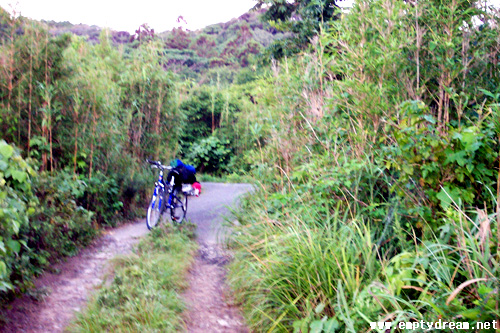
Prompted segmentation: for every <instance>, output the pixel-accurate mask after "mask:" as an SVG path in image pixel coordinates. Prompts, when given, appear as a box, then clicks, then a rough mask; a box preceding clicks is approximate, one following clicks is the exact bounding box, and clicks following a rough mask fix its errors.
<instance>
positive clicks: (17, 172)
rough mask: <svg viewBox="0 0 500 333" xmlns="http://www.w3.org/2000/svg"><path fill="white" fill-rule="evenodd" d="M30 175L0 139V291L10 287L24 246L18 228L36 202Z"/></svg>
mask: <svg viewBox="0 0 500 333" xmlns="http://www.w3.org/2000/svg"><path fill="white" fill-rule="evenodd" d="M34 174H35V173H34V171H33V169H32V168H31V167H30V166H29V165H28V163H26V161H25V160H24V159H23V158H22V157H21V156H20V155H19V151H18V150H17V149H15V148H14V147H13V146H11V145H9V144H7V143H6V142H5V141H4V140H0V292H6V291H8V290H10V289H12V288H13V285H14V283H15V282H14V281H12V276H13V274H14V273H17V272H16V271H17V270H18V268H19V261H20V260H21V259H22V256H23V254H22V249H23V248H26V246H27V243H26V240H25V239H23V237H22V236H23V234H22V231H21V230H24V229H25V228H27V227H28V226H29V220H28V219H29V215H30V214H33V212H34V207H35V205H36V203H37V201H36V197H34V196H33V191H32V189H31V182H30V178H31V177H32V176H34Z"/></svg>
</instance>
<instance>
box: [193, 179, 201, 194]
mask: <svg viewBox="0 0 500 333" xmlns="http://www.w3.org/2000/svg"><path fill="white" fill-rule="evenodd" d="M192 186H193V188H194V193H196V196H197V197H198V196H199V195H200V193H201V184H200V183H198V182H194V183H193V185H192Z"/></svg>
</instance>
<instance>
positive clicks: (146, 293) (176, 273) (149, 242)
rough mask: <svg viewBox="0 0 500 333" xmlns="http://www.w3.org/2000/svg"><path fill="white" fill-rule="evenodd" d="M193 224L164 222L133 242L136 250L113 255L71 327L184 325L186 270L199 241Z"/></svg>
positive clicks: (129, 328) (118, 328) (157, 328)
mask: <svg viewBox="0 0 500 333" xmlns="http://www.w3.org/2000/svg"><path fill="white" fill-rule="evenodd" d="M195 227H196V226H195V225H193V224H190V223H186V224H183V225H182V226H173V225H172V224H168V223H166V224H162V225H161V227H158V228H155V229H153V230H152V231H151V232H150V233H149V234H148V235H147V236H146V237H145V238H144V239H142V240H141V241H140V242H139V244H138V245H137V246H136V249H135V251H134V254H131V255H127V256H123V257H116V258H115V259H113V260H112V271H111V273H110V275H109V276H108V278H107V279H106V280H105V282H103V284H102V286H101V288H100V289H98V291H97V292H96V293H95V294H94V295H93V296H92V299H91V301H90V302H89V304H88V306H87V308H86V309H85V310H84V311H83V312H82V313H80V314H78V316H77V318H76V320H75V321H74V322H73V323H72V324H71V325H70V326H69V327H68V330H69V331H71V332H101V331H108V330H111V331H119V332H124V331H170V332H173V331H182V329H183V327H185V324H184V322H183V319H182V316H181V314H182V312H183V311H184V309H185V304H184V302H183V300H182V298H181V296H180V294H181V292H182V291H183V290H184V289H185V288H187V287H188V285H187V280H186V275H187V271H188V269H189V267H190V266H191V265H192V262H193V255H194V254H195V252H196V249H197V244H196V241H195V240H194V230H195Z"/></svg>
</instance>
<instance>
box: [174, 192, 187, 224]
mask: <svg viewBox="0 0 500 333" xmlns="http://www.w3.org/2000/svg"><path fill="white" fill-rule="evenodd" d="M186 212H187V195H185V194H184V193H182V191H177V190H176V191H174V193H173V195H172V202H171V206H170V217H171V218H172V221H173V222H177V223H182V221H184V219H185V218H186Z"/></svg>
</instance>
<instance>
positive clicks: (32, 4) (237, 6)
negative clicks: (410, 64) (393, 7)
mask: <svg viewBox="0 0 500 333" xmlns="http://www.w3.org/2000/svg"><path fill="white" fill-rule="evenodd" d="M352 2H353V0H347V1H342V2H340V3H339V5H342V6H347V7H349V6H350V5H351V4H352ZM489 2H490V3H493V4H495V5H496V6H499V4H500V0H489ZM255 3H256V0H140V1H130V0H0V6H1V7H3V8H4V9H7V10H8V11H9V12H11V13H12V8H14V9H15V10H16V12H17V14H19V13H21V15H23V16H25V17H29V18H32V19H35V20H42V19H43V20H54V21H58V22H64V21H69V22H71V23H73V24H79V23H83V24H87V25H97V26H99V27H101V28H105V27H107V28H111V29H113V30H117V31H128V32H130V33H134V32H135V30H136V29H137V28H138V27H139V26H140V25H142V24H144V23H147V24H149V27H150V28H153V29H155V31H156V32H163V31H166V30H171V29H172V28H174V27H179V26H182V27H184V28H185V29H189V30H197V29H201V28H204V27H206V26H207V25H211V24H216V23H220V22H227V21H229V20H231V19H232V18H237V17H239V16H241V15H243V14H244V13H246V12H247V11H248V10H249V9H250V8H252V7H253V6H254V5H255ZM179 16H182V17H183V18H184V20H185V21H186V23H184V22H181V23H178V22H177V19H178V17H179Z"/></svg>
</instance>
